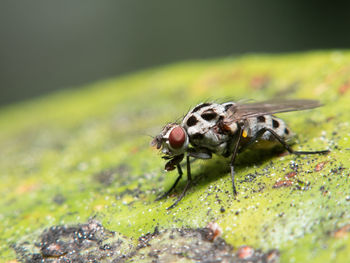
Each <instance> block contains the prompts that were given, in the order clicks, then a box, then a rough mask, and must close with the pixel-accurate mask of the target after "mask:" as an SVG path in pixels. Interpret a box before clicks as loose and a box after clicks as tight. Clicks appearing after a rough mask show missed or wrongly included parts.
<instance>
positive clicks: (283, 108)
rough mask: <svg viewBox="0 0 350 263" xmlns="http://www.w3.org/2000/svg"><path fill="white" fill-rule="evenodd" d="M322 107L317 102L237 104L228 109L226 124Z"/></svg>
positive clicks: (294, 101)
mask: <svg viewBox="0 0 350 263" xmlns="http://www.w3.org/2000/svg"><path fill="white" fill-rule="evenodd" d="M319 106H321V104H320V102H319V101H317V100H270V101H262V102H255V103H247V104H240V103H236V104H234V105H232V106H231V107H230V108H228V109H227V114H228V115H227V118H226V119H225V122H230V121H234V122H237V121H241V120H245V119H247V118H251V117H258V116H262V115H271V114H275V113H280V112H288V111H299V110H306V109H312V108H316V107H319Z"/></svg>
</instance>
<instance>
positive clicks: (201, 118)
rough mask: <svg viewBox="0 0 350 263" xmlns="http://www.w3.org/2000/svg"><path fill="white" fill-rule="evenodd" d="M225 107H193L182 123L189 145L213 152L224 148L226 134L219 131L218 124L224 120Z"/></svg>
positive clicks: (221, 105)
mask: <svg viewBox="0 0 350 263" xmlns="http://www.w3.org/2000/svg"><path fill="white" fill-rule="evenodd" d="M225 114H226V109H225V105H223V104H217V103H201V104H199V105H197V106H196V107H194V108H193V109H192V110H191V111H190V112H189V113H187V115H186V116H185V117H184V119H183V121H182V126H183V127H184V128H185V129H186V131H187V134H188V136H189V140H190V143H191V144H192V145H193V146H194V147H197V146H198V147H205V148H207V149H210V150H211V151H213V152H218V153H220V152H222V151H223V149H224V148H226V142H227V141H228V134H227V133H223V132H222V131H221V130H220V127H219V125H218V124H219V123H220V122H221V121H222V120H223V119H224V118H225Z"/></svg>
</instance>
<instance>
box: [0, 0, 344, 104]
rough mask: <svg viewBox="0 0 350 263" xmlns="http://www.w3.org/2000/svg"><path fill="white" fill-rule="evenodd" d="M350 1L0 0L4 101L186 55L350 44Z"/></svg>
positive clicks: (0, 68) (0, 65)
mask: <svg viewBox="0 0 350 263" xmlns="http://www.w3.org/2000/svg"><path fill="white" fill-rule="evenodd" d="M349 14H350V2H349V1H333V2H329V1H301V0H300V1H279V0H268V1H228V0H222V1H214V0H213V1H208V0H200V1H199V0H198V1H161V0H148V1H134V0H127V1H126V0H125V1H105V0H103V1H102V0H99V1H92V0H80V1H78V0H77V1H67V0H63V1H62V0H60V1H48V0H45V1H43V0H42V1H36V0H31V1H25V0H21V1H15V0H1V2H0V36H1V41H0V89H1V96H0V105H5V104H8V103H11V102H14V101H19V100H23V99H26V98H30V97H34V96H38V95H42V94H46V93H49V92H51V91H53V90H56V89H61V88H75V87H78V86H79V85H82V84H85V83H89V82H93V81H97V80H100V79H104V78H108V77H111V76H116V75H120V74H124V73H127V72H131V71H135V70H140V69H144V68H148V67H152V66H158V65H163V64H167V63H172V62H176V61H181V60H190V59H201V58H210V57H220V56H227V55H236V54H242V53H248V52H269V53H275V52H292V51H301V50H314V49H333V48H349V47H350V34H349V29H350V15H349Z"/></svg>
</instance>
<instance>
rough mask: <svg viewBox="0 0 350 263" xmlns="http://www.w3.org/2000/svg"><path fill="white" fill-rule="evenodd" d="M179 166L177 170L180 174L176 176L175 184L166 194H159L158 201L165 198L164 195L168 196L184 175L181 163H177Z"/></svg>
mask: <svg viewBox="0 0 350 263" xmlns="http://www.w3.org/2000/svg"><path fill="white" fill-rule="evenodd" d="M176 167H177V171H178V173H179V176H178V177H177V178H176V180H175V182H174V183H173V185H172V186H171V187H170V189H169V190H168V191H166V192H165V193H164V194H162V195H161V196H158V197H157V198H156V201H159V200H160V199H163V198H164V197H166V196H168V195H169V194H170V193H171V191H173V190H174V189H175V187H176V185H177V183H178V182H179V181H180V179H181V177H182V169H181V165H180V164H177V165H176Z"/></svg>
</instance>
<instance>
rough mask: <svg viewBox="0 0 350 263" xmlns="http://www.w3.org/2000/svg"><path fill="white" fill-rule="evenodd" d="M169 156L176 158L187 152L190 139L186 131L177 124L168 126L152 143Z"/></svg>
mask: <svg viewBox="0 0 350 263" xmlns="http://www.w3.org/2000/svg"><path fill="white" fill-rule="evenodd" d="M152 144H153V145H157V148H158V149H160V148H161V151H162V152H163V153H164V154H165V155H168V156H176V155H180V154H183V153H185V152H186V151H187V148H188V145H189V138H188V134H187V132H186V130H185V129H184V128H183V127H182V126H181V125H179V124H177V123H169V124H167V125H166V126H165V127H164V128H163V130H162V132H161V133H160V134H159V135H158V136H156V137H155V139H154V140H153V142H152Z"/></svg>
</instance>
